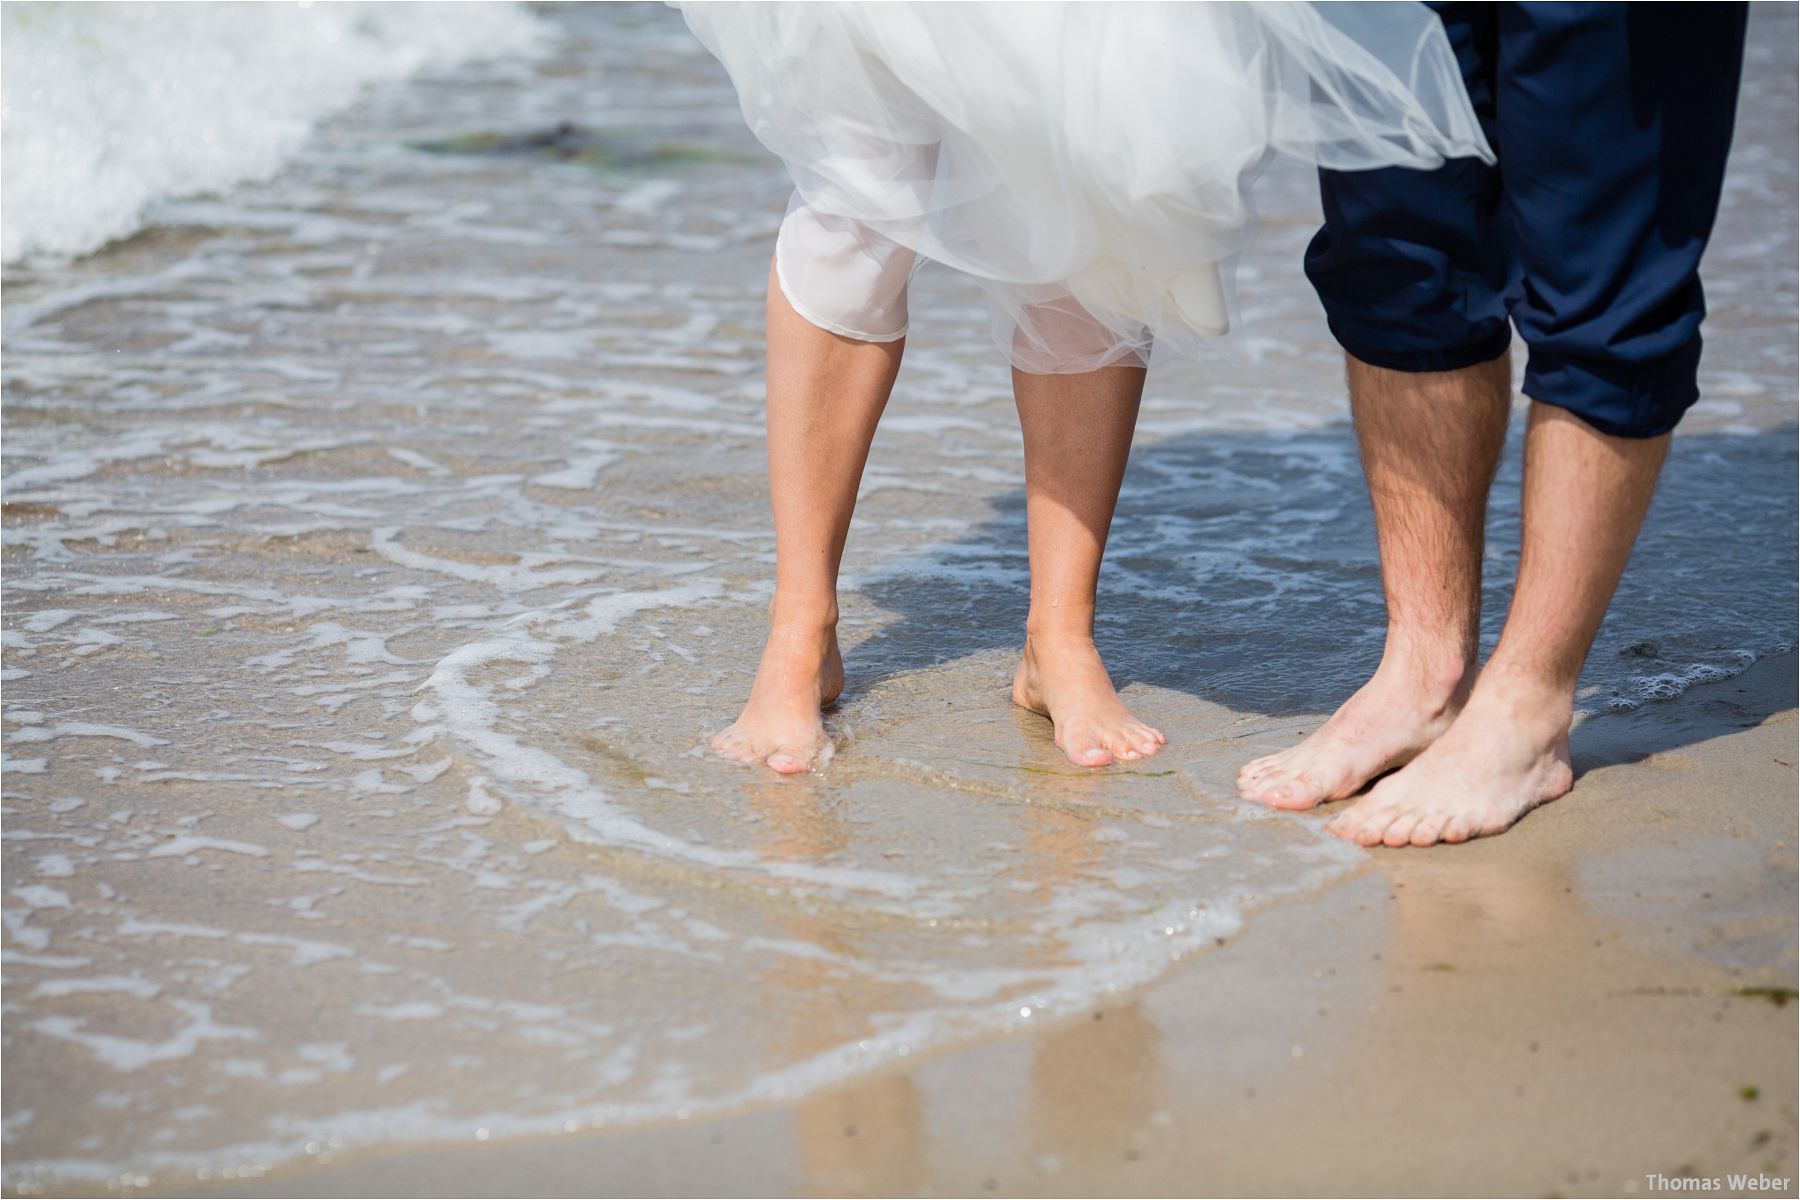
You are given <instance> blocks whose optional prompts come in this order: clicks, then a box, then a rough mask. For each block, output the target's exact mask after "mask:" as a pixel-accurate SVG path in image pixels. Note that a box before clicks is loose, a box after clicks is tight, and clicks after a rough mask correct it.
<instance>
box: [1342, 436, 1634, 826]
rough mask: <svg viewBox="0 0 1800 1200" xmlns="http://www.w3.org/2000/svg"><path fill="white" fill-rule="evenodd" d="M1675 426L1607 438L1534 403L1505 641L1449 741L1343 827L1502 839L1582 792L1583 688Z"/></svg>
mask: <svg viewBox="0 0 1800 1200" xmlns="http://www.w3.org/2000/svg"><path fill="white" fill-rule="evenodd" d="M1668 446H1669V437H1668V435H1667V434H1664V435H1662V436H1661V437H1654V438H1622V437H1611V436H1609V435H1607V434H1603V433H1601V432H1600V431H1598V430H1597V429H1595V428H1593V427H1592V426H1590V425H1588V424H1587V423H1585V422H1583V421H1582V420H1581V419H1580V418H1578V417H1575V416H1572V415H1570V414H1569V413H1568V412H1565V411H1564V410H1562V409H1560V408H1552V407H1551V406H1549V405H1546V404H1539V403H1535V402H1534V403H1533V404H1532V406H1531V428H1530V432H1529V434H1528V436H1527V438H1526V443H1525V497H1524V512H1523V520H1522V522H1521V531H1520V546H1519V578H1518V582H1517V584H1516V585H1515V586H1514V588H1513V602H1512V609H1511V611H1510V612H1508V614H1507V617H1506V627H1505V629H1504V630H1502V631H1501V634H1500V644H1499V645H1498V646H1497V647H1495V649H1494V654H1493V657H1491V658H1490V659H1489V660H1488V663H1487V666H1486V667H1484V668H1483V669H1482V672H1481V677H1480V678H1479V679H1478V680H1477V681H1476V683H1475V689H1474V692H1473V694H1471V695H1470V697H1469V701H1468V703H1467V704H1466V705H1465V706H1464V707H1463V710H1462V712H1461V714H1460V715H1459V716H1458V717H1457V718H1456V720H1455V722H1454V723H1453V724H1452V725H1451V726H1450V729H1449V731H1448V732H1446V733H1445V734H1444V735H1443V736H1442V737H1440V738H1439V739H1438V740H1437V741H1435V742H1433V743H1432V744H1431V746H1430V747H1429V748H1428V749H1427V750H1425V752H1424V753H1422V754H1420V755H1419V756H1418V758H1416V759H1414V760H1413V762H1412V764H1411V765H1410V766H1408V767H1407V768H1406V769H1405V770H1403V771H1401V772H1399V773H1398V774H1396V775H1393V776H1390V777H1389V778H1387V779H1384V780H1382V781H1381V782H1380V783H1379V784H1377V785H1376V786H1375V787H1374V788H1373V789H1372V790H1371V791H1370V792H1369V794H1368V795H1367V796H1364V797H1363V798H1362V799H1360V800H1358V801H1357V802H1356V803H1355V804H1353V805H1351V806H1350V807H1349V808H1348V809H1346V810H1345V811H1344V812H1343V814H1342V815H1341V816H1339V817H1338V818H1337V819H1336V820H1334V821H1333V822H1332V823H1331V829H1332V831H1333V832H1334V833H1337V834H1339V835H1340V836H1342V837H1345V838H1349V839H1351V840H1353V841H1356V842H1358V843H1360V844H1362V845H1365V846H1373V845H1376V844H1377V843H1385V844H1387V845H1389V846H1407V845H1412V846H1429V845H1431V844H1433V843H1435V842H1440V841H1442V842H1461V841H1466V840H1467V839H1469V838H1473V837H1483V836H1487V835H1491V834H1496V833H1500V832H1502V831H1504V830H1506V829H1507V828H1509V827H1510V826H1511V825H1512V824H1513V822H1515V821H1517V820H1518V819H1519V818H1520V817H1522V816H1524V815H1525V814H1526V813H1527V812H1529V811H1531V810H1532V809H1533V808H1535V807H1537V806H1538V805H1540V804H1543V803H1546V802H1547V801H1550V800H1554V799H1556V798H1557V797H1558V796H1561V795H1562V794H1564V793H1565V792H1567V791H1568V790H1569V787H1570V786H1571V784H1572V783H1573V782H1574V775H1573V773H1572V772H1571V770H1570V767H1569V724H1570V722H1571V720H1572V718H1573V713H1574V705H1575V685H1576V681H1577V679H1578V678H1579V677H1580V675H1581V667H1582V664H1583V663H1584V662H1585V661H1586V660H1587V655H1588V650H1589V649H1590V648H1591V647H1592V646H1593V644H1594V635H1595V634H1596V633H1598V632H1599V629H1600V622H1601V620H1602V618H1604V617H1605V616H1606V606H1607V605H1608V604H1609V603H1610V602H1611V601H1612V595H1613V591H1614V589H1615V588H1617V587H1618V584H1619V576H1620V575H1621V574H1622V573H1623V572H1624V570H1625V560H1626V559H1627V558H1628V557H1630V555H1631V547H1632V544H1633V543H1634V542H1636V541H1637V534H1638V529H1639V528H1640V527H1641V526H1642V525H1643V521H1644V513H1645V512H1646V511H1647V510H1648V509H1649V507H1650V496H1651V493H1652V492H1653V491H1654V490H1655V487H1656V479H1657V475H1658V474H1659V473H1660V471H1661V469H1662V463H1663V458H1664V456H1665V455H1666V454H1667V453H1668Z"/></svg>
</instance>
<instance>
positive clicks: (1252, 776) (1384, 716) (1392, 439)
mask: <svg viewBox="0 0 1800 1200" xmlns="http://www.w3.org/2000/svg"><path fill="white" fill-rule="evenodd" d="M1349 377H1350V404H1351V409H1352V411H1353V413H1354V414H1355V418H1356V436H1357V443H1358V445H1359V447H1360V448H1361V451H1362V461H1363V472H1364V474H1365V475H1366V476H1367V479H1368V484H1369V496H1370V500H1371V502H1372V503H1373V506H1374V510H1375V532H1376V538H1377V540H1378V542H1379V545H1380V553H1381V580H1382V590H1383V593H1384V594H1385V596H1386V599H1387V615H1388V624H1387V644H1386V648H1385V650H1384V651H1383V653H1382V658H1381V665H1380V666H1379V667H1378V668H1377V669H1376V671H1375V674H1374V676H1373V677H1372V678H1371V679H1370V680H1369V682H1368V683H1367V684H1365V685H1363V687H1362V689H1361V690H1360V691H1358V692H1357V693H1356V694H1355V695H1353V696H1352V697H1350V699H1349V700H1348V701H1346V702H1345V704H1344V705H1343V707H1342V708H1340V709H1338V711H1337V712H1336V713H1335V714H1334V715H1333V716H1332V717H1331V719H1330V720H1328V721H1327V722H1326V723H1325V724H1324V725H1323V726H1322V727H1320V729H1319V730H1318V731H1317V732H1315V733H1313V734H1312V736H1310V737H1308V738H1307V739H1306V740H1305V741H1303V742H1301V743H1300V744H1299V745H1298V746H1295V747H1294V748H1293V749H1291V750H1286V751H1283V752H1281V753H1279V754H1273V755H1269V756H1268V757H1266V758H1259V759H1257V760H1256V761H1254V762H1252V763H1250V764H1249V765H1248V766H1246V767H1245V768H1244V769H1243V771H1242V772H1241V773H1240V774H1239V776H1238V788H1239V790H1240V792H1241V793H1242V794H1243V795H1244V796H1245V797H1246V798H1248V799H1254V800H1258V801H1261V802H1262V803H1264V804H1268V805H1271V806H1272V807H1275V808H1311V807H1312V806H1313V805H1316V804H1320V803H1323V802H1325V801H1330V800H1341V799H1344V798H1345V797H1347V796H1350V795H1353V794H1354V793H1356V792H1357V791H1359V790H1361V789H1362V788H1363V786H1364V785H1366V784H1367V783H1368V782H1369V781H1370V780H1372V779H1374V778H1375V777H1376V776H1378V775H1381V774H1383V773H1384V772H1387V771H1390V770H1393V769H1394V768H1395V767H1398V766H1401V765H1403V764H1404V763H1406V762H1408V761H1410V760H1411V759H1412V758H1413V757H1414V756H1415V755H1417V754H1418V753H1419V752H1420V751H1422V750H1424V749H1425V747H1426V746H1428V745H1430V744H1431V742H1432V741H1433V740H1434V739H1435V738H1436V737H1437V736H1438V735H1439V734H1441V733H1442V732H1443V731H1444V730H1445V729H1446V728H1448V727H1449V724H1450V722H1451V720H1452V719H1453V718H1454V717H1455V716H1456V713H1457V711H1458V710H1459V709H1460V707H1461V705H1462V702H1463V700H1464V699H1466V698H1467V696H1468V691H1469V686H1470V684H1471V683H1472V682H1473V677H1474V664H1475V653H1476V650H1477V648H1478V640H1479V637H1480V624H1481V555H1482V528H1483V525H1484V523H1485V521H1486V516H1487V496H1488V488H1489V486H1490V485H1491V484H1492V482H1493V478H1494V470H1495V467H1496V466H1497V465H1498V463H1499V459H1500V450H1501V447H1502V445H1503V443H1504V442H1505V438H1506V423H1507V416H1508V414H1509V412H1510V411H1511V400H1512V371H1511V365H1510V360H1509V357H1508V355H1507V354H1506V353H1504V352H1502V353H1501V354H1500V356H1499V357H1497V358H1494V359H1490V360H1489V361H1487V362H1483V363H1477V364H1475V365H1473V366H1469V367H1463V368H1461V369H1459V370H1451V371H1427V372H1407V371H1393V370H1387V369H1385V368H1382V367H1375V366H1370V365H1369V364H1368V363H1365V362H1361V361H1359V360H1357V359H1356V358H1354V357H1351V358H1350V359H1349Z"/></svg>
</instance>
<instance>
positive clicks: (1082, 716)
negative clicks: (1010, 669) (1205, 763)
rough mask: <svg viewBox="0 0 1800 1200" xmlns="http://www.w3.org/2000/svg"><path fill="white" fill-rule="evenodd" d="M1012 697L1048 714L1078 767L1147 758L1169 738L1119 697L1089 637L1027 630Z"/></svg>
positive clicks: (1061, 743)
mask: <svg viewBox="0 0 1800 1200" xmlns="http://www.w3.org/2000/svg"><path fill="white" fill-rule="evenodd" d="M1012 698H1013V703H1014V704H1017V705H1018V706H1019V707H1020V708H1028V709H1030V710H1031V711H1032V712H1034V713H1041V714H1042V715H1044V716H1046V717H1049V718H1050V723H1051V724H1052V726H1054V727H1055V730H1056V745H1057V747H1058V748H1059V749H1061V750H1062V752H1063V753H1064V754H1065V755H1067V756H1068V759H1069V761H1070V762H1072V763H1074V764H1075V765H1076V766H1078V767H1104V766H1106V765H1108V764H1109V763H1112V762H1114V761H1115V760H1118V761H1125V762H1129V761H1131V760H1133V759H1139V758H1148V757H1149V756H1150V755H1152V754H1155V753H1156V752H1157V751H1158V750H1160V749H1162V747H1163V743H1164V742H1165V741H1167V740H1168V739H1166V738H1164V737H1163V735H1162V731H1161V730H1159V729H1155V728H1153V727H1152V726H1149V725H1146V724H1144V723H1143V722H1142V721H1140V720H1138V719H1137V718H1136V717H1134V716H1132V715H1131V710H1130V709H1128V708H1126V707H1125V702H1124V701H1122V700H1120V699H1119V693H1118V692H1117V691H1115V690H1114V688H1113V684H1112V677H1111V676H1109V675H1108V674H1107V673H1106V664H1104V663H1102V662H1101V661H1100V652H1099V651H1098V650H1097V649H1095V647H1094V639H1093V638H1091V637H1086V636H1080V635H1074V634H1068V635H1063V634H1056V635H1034V634H1027V635H1026V638H1025V653H1024V655H1023V657H1022V658H1021V659H1020V661H1019V673H1018V674H1017V675H1015V676H1014V677H1013V691H1012Z"/></svg>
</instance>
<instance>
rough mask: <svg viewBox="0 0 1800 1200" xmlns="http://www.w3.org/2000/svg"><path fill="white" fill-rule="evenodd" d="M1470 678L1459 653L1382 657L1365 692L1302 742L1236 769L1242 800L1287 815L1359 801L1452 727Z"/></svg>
mask: <svg viewBox="0 0 1800 1200" xmlns="http://www.w3.org/2000/svg"><path fill="white" fill-rule="evenodd" d="M1473 674H1474V673H1473V670H1472V669H1471V668H1468V667H1466V666H1465V665H1464V664H1463V661H1462V657H1461V654H1460V652H1458V653H1452V654H1445V655H1436V656H1433V655H1422V654H1421V655H1407V654H1403V653H1395V654H1393V655H1391V656H1389V657H1385V658H1383V659H1382V662H1381V667H1380V668H1379V669H1378V670H1377V671H1376V672H1375V675H1374V677H1373V678H1372V679H1370V680H1369V682H1368V683H1366V684H1364V685H1363V687H1362V690H1360V691H1358V692H1357V693H1356V694H1355V695H1354V696H1352V697H1350V699H1348V700H1346V701H1345V702H1344V705H1343V707H1342V708H1340V709H1338V710H1337V712H1335V713H1333V714H1332V717H1331V719H1330V720H1329V721H1326V722H1325V724H1324V725H1322V726H1320V727H1319V728H1318V729H1317V730H1316V731H1314V733H1313V734H1312V735H1311V736H1310V737H1308V738H1307V739H1306V740H1305V741H1303V742H1301V743H1300V744H1299V745H1298V746H1295V747H1293V748H1292V749H1289V750H1283V751H1281V752H1280V753H1279V754H1270V755H1265V756H1264V757H1262V758H1259V759H1256V760H1255V761H1253V762H1251V763H1249V764H1248V765H1246V766H1245V767H1244V769H1243V770H1241V771H1239V772H1238V778H1237V786H1238V794H1239V795H1240V796H1242V797H1243V798H1244V799H1246V800H1255V801H1258V802H1260V803H1262V804H1266V805H1268V806H1269V807H1271V808H1287V809H1301V808H1312V807H1313V806H1314V805H1318V804H1324V803H1326V802H1328V801H1332V800H1343V799H1345V798H1346V797H1349V796H1353V795H1355V794H1356V793H1357V792H1359V791H1361V790H1362V789H1363V787H1364V786H1366V785H1367V784H1368V782H1369V781H1370V780H1371V779H1374V778H1376V777H1377V776H1380V775H1382V774H1384V773H1386V772H1388V771H1391V770H1393V769H1394V768H1395V767H1398V766H1402V765H1404V764H1405V763H1408V762H1411V761H1412V760H1413V759H1414V758H1415V757H1417V756H1418V755H1419V754H1420V752H1422V751H1423V750H1424V749H1425V748H1426V747H1427V746H1429V745H1431V743H1432V742H1433V741H1435V740H1436V739H1437V738H1438V737H1439V736H1440V735H1441V734H1443V733H1444V732H1445V731H1446V730H1448V729H1449V728H1450V724H1451V722H1452V721H1453V720H1455V718H1456V714H1457V712H1458V711H1459V710H1460V709H1461V707H1462V704H1463V701H1464V699H1465V698H1466V697H1467V696H1468V690H1469V684H1470V682H1471V681H1472V679H1473Z"/></svg>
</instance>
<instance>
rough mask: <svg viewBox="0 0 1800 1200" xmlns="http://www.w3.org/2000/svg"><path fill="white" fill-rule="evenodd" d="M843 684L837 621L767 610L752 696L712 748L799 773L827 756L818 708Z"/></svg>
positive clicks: (835, 695) (740, 759)
mask: <svg viewBox="0 0 1800 1200" xmlns="http://www.w3.org/2000/svg"><path fill="white" fill-rule="evenodd" d="M843 690H844V660H843V658H842V656H841V655H839V653H838V641H837V621H836V619H835V618H831V619H826V620H797V619H793V618H787V617H783V616H781V615H777V614H771V617H770V621H769V641H768V644H767V645H765V646H764V647H763V656H762V662H761V664H760V665H758V667H757V668H756V682H755V684H753V685H752V686H751V688H750V701H749V703H747V704H745V705H744V711H743V712H742V713H740V714H739V715H738V719H737V720H736V721H734V722H732V723H731V726H730V728H728V729H725V730H724V731H723V732H721V733H719V734H718V735H717V736H715V737H714V738H713V740H712V748H713V750H714V751H715V752H717V753H718V754H721V755H723V756H724V757H726V758H729V759H734V760H736V761H738V762H741V763H756V762H761V763H765V764H767V765H768V766H769V767H770V768H771V769H772V770H775V771H778V772H780V773H781V774H783V775H797V774H799V773H800V772H802V771H807V770H810V769H811V768H812V767H813V766H815V765H816V764H818V763H821V762H824V761H825V760H826V759H828V758H830V757H831V739H830V738H829V737H827V736H826V734H825V722H824V720H823V718H821V717H820V715H819V710H820V709H821V708H822V707H823V706H825V705H827V704H830V703H831V702H832V701H833V700H836V699H837V698H838V695H839V693H841V692H842V691H843Z"/></svg>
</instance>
